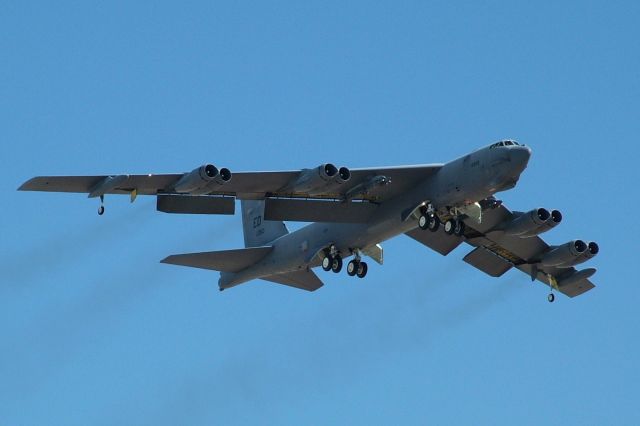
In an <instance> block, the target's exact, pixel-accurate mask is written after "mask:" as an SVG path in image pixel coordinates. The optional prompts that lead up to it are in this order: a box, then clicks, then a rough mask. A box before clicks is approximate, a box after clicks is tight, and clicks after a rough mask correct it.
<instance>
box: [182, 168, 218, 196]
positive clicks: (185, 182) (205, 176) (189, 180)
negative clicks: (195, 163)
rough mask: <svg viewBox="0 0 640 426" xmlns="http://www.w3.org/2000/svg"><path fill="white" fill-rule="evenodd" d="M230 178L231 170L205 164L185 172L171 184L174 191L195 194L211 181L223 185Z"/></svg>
mask: <svg viewBox="0 0 640 426" xmlns="http://www.w3.org/2000/svg"><path fill="white" fill-rule="evenodd" d="M230 180H231V171H230V170H229V169H227V168H224V167H223V168H222V169H220V170H218V168H217V167H216V166H214V165H213V164H205V165H203V166H200V167H198V168H196V169H193V170H192V171H191V172H189V173H185V174H184V175H182V177H181V178H180V179H179V180H178V182H176V184H175V185H174V186H173V189H174V190H175V191H176V192H179V193H183V194H196V193H198V192H200V191H202V190H203V189H204V188H206V187H207V185H209V184H210V183H212V182H215V183H217V184H219V185H224V184H225V183H227V182H229V181H230Z"/></svg>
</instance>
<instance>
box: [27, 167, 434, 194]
mask: <svg viewBox="0 0 640 426" xmlns="http://www.w3.org/2000/svg"><path fill="white" fill-rule="evenodd" d="M203 167H205V166H203ZM321 167H322V166H321ZM441 167H442V165H441V164H427V165H416V166H397V167H370V168H361V169H353V170H350V171H348V172H349V174H350V177H349V179H347V180H346V181H344V182H339V181H336V180H330V181H325V180H323V179H322V178H320V177H319V173H320V172H319V171H318V169H302V170H294V171H267V172H238V173H233V174H232V175H231V174H229V176H231V178H230V179H229V180H227V181H223V180H220V179H218V180H215V179H213V178H211V179H210V178H207V177H206V176H205V177H203V178H200V177H199V176H204V174H202V170H204V169H202V168H198V169H195V170H193V171H192V172H188V173H173V174H146V175H95V176H38V177H34V178H32V179H30V180H28V181H27V182H25V183H24V184H22V186H20V188H18V189H19V190H21V191H49V192H78V193H86V194H89V196H90V197H95V196H100V195H104V194H136V195H157V194H182V195H195V196H202V195H222V196H225V195H226V196H235V197H238V198H241V199H256V198H264V197H267V198H268V197H284V198H305V199H341V200H345V199H348V200H368V201H376V202H379V201H384V200H385V199H389V198H392V197H394V196H396V195H397V194H400V193H402V192H404V191H406V190H408V189H410V188H412V187H413V186H415V185H416V184H418V183H419V182H420V181H422V180H424V179H426V178H427V177H428V176H430V175H431V174H433V173H435V172H437V171H438V170H439V169H440V168H441ZM180 183H183V184H182V188H183V190H177V189H176V187H180Z"/></svg>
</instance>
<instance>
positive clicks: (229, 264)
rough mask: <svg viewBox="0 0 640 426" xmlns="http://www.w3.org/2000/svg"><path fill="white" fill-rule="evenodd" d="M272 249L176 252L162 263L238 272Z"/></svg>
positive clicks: (252, 248) (260, 258)
mask: <svg viewBox="0 0 640 426" xmlns="http://www.w3.org/2000/svg"><path fill="white" fill-rule="evenodd" d="M271 250H273V247H272V246H268V247H251V248H244V249H237V250H221V251H205V252H201V253H186V254H174V255H172V256H168V257H166V258H164V259H162V260H161V263H169V264H172V265H181V266H189V267H192V268H201V269H211V270H213V271H221V272H238V271H241V270H243V269H245V268H247V267H248V266H251V265H253V264H255V263H257V262H259V261H260V260H262V259H263V258H264V257H265V256H266V255H268V254H269V253H270V252H271Z"/></svg>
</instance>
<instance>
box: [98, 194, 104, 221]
mask: <svg viewBox="0 0 640 426" xmlns="http://www.w3.org/2000/svg"><path fill="white" fill-rule="evenodd" d="M103 214H104V195H101V196H100V207H98V216H102V215H103Z"/></svg>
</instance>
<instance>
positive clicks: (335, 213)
mask: <svg viewBox="0 0 640 426" xmlns="http://www.w3.org/2000/svg"><path fill="white" fill-rule="evenodd" d="M377 208H378V205H377V204H373V203H368V202H346V203H343V202H339V201H328V200H301V199H292V198H289V199H280V198H267V199H266V200H265V212H264V218H265V220H289V221H298V222H343V223H366V222H367V221H368V220H369V218H370V217H371V216H372V215H373V213H374V212H375V211H376V209H377Z"/></svg>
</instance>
